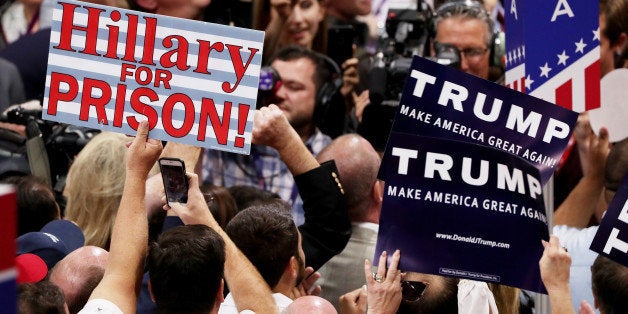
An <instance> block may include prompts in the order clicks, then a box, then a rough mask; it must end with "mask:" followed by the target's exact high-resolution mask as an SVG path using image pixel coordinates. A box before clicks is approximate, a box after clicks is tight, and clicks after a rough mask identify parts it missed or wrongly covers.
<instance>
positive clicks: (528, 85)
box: [525, 74, 534, 90]
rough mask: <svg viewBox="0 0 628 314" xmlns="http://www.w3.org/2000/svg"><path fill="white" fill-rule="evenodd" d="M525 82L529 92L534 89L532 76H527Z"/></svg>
mask: <svg viewBox="0 0 628 314" xmlns="http://www.w3.org/2000/svg"><path fill="white" fill-rule="evenodd" d="M525 82H526V89H527V90H531V89H532V83H534V81H533V80H532V79H531V78H530V74H528V75H527V76H526V80H525Z"/></svg>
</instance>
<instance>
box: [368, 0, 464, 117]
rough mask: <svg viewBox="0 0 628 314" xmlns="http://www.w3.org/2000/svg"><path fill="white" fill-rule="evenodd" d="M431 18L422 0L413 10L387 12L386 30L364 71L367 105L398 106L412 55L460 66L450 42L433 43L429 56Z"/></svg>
mask: <svg viewBox="0 0 628 314" xmlns="http://www.w3.org/2000/svg"><path fill="white" fill-rule="evenodd" d="M433 19H434V13H433V12H432V10H431V9H430V7H429V6H428V5H427V4H425V2H423V1H420V2H419V3H418V4H417V9H416V10H410V9H391V10H390V11H389V12H388V19H387V20H386V32H385V34H383V36H382V39H381V40H380V45H379V46H380V47H379V49H378V53H377V54H376V55H375V57H374V59H373V63H372V67H371V69H370V70H369V74H368V80H369V81H368V82H369V90H370V97H371V104H373V105H380V104H384V105H389V106H397V105H398V103H399V99H400V98H401V93H402V92H403V85H404V83H405V80H406V77H407V76H408V71H409V69H410V66H411V64H412V57H413V56H415V55H417V56H420V57H424V58H426V59H430V60H432V61H434V62H437V63H440V64H443V65H447V66H451V67H454V68H456V69H459V68H460V51H459V50H458V49H457V48H456V47H455V46H453V45H448V44H440V43H435V45H434V52H435V56H434V57H431V56H430V36H431V32H430V29H431V27H432V25H433Z"/></svg>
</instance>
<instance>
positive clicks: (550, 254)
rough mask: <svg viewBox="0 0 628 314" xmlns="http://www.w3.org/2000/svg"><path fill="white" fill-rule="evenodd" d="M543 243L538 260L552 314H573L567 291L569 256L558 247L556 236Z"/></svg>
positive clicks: (569, 294)
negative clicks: (541, 254) (541, 252)
mask: <svg viewBox="0 0 628 314" xmlns="http://www.w3.org/2000/svg"><path fill="white" fill-rule="evenodd" d="M542 242H543V247H544V251H543V256H542V257H541V260H539V267H540V269H541V278H542V279H543V283H544V284H545V288H547V294H548V295H549V298H550V303H551V304H552V312H553V313H570V312H571V313H573V307H572V305H571V293H570V291H569V267H570V266H571V256H569V253H567V251H566V250H565V249H564V248H562V247H561V246H560V243H559V241H558V237H557V236H551V237H550V240H549V242H546V241H544V240H543V241H542Z"/></svg>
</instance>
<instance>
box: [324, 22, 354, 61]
mask: <svg viewBox="0 0 628 314" xmlns="http://www.w3.org/2000/svg"><path fill="white" fill-rule="evenodd" d="M354 37H355V30H354V29H353V26H351V25H333V26H331V27H330V28H329V29H328V30H327V56H329V57H330V58H331V59H332V60H334V62H336V64H338V67H339V68H340V67H342V63H343V62H345V61H346V60H347V59H349V58H351V57H353V39H354Z"/></svg>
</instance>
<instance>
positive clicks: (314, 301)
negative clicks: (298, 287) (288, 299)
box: [284, 295, 338, 314]
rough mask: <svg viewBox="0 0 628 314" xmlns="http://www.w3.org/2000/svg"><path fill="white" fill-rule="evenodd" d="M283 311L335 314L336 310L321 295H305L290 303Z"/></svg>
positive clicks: (288, 313)
mask: <svg viewBox="0 0 628 314" xmlns="http://www.w3.org/2000/svg"><path fill="white" fill-rule="evenodd" d="M284 313H286V314H300V313H308V314H337V313H338V312H337V311H336V309H335V308H334V306H333V305H332V304H331V303H329V301H327V300H325V299H323V298H321V297H317V296H313V295H306V296H303V297H300V298H298V299H296V300H294V302H292V303H290V305H288V307H287V308H286V310H285V311H284Z"/></svg>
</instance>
